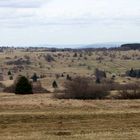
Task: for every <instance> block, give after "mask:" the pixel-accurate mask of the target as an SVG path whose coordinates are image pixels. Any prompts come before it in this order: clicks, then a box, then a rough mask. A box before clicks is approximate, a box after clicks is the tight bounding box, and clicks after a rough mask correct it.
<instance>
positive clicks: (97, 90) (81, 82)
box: [55, 77, 109, 100]
mask: <svg viewBox="0 0 140 140" xmlns="http://www.w3.org/2000/svg"><path fill="white" fill-rule="evenodd" d="M107 95H109V90H108V89H107V88H106V86H105V85H103V84H95V83H93V82H92V80H90V79H88V78H82V77H77V78H75V79H73V80H72V81H68V82H66V83H65V91H64V93H63V94H61V95H59V94H55V97H56V98H64V99H84V100H85V99H105V98H106V96H107Z"/></svg>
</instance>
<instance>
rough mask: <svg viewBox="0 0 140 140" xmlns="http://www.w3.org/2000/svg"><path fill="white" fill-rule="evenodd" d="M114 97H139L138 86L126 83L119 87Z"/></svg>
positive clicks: (139, 87)
mask: <svg viewBox="0 0 140 140" xmlns="http://www.w3.org/2000/svg"><path fill="white" fill-rule="evenodd" d="M115 98H116V99H140V86H139V85H138V84H127V85H124V86H122V87H121V90H119V94H118V95H116V96H115Z"/></svg>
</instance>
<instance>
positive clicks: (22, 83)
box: [15, 76, 33, 94]
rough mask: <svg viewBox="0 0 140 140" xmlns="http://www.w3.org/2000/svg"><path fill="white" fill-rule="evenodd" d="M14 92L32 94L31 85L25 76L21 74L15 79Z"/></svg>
mask: <svg viewBox="0 0 140 140" xmlns="http://www.w3.org/2000/svg"><path fill="white" fill-rule="evenodd" d="M15 94H33V91H32V85H31V83H30V82H29V81H28V79H27V78H26V77H25V76H21V77H19V79H18V80H17V82H16V84H15Z"/></svg>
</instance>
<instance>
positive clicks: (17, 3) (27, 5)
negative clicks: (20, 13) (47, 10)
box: [0, 0, 45, 8]
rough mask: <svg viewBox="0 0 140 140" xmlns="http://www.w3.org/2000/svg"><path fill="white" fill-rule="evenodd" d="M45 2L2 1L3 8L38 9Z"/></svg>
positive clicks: (36, 0) (24, 0)
mask: <svg viewBox="0 0 140 140" xmlns="http://www.w3.org/2000/svg"><path fill="white" fill-rule="evenodd" d="M44 2H45V0H0V7H1V8H38V7H40V6H41V5H42V4H44Z"/></svg>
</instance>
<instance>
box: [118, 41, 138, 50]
mask: <svg viewBox="0 0 140 140" xmlns="http://www.w3.org/2000/svg"><path fill="white" fill-rule="evenodd" d="M120 48H121V49H122V50H140V43H134V44H123V45H121V47H120Z"/></svg>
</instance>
